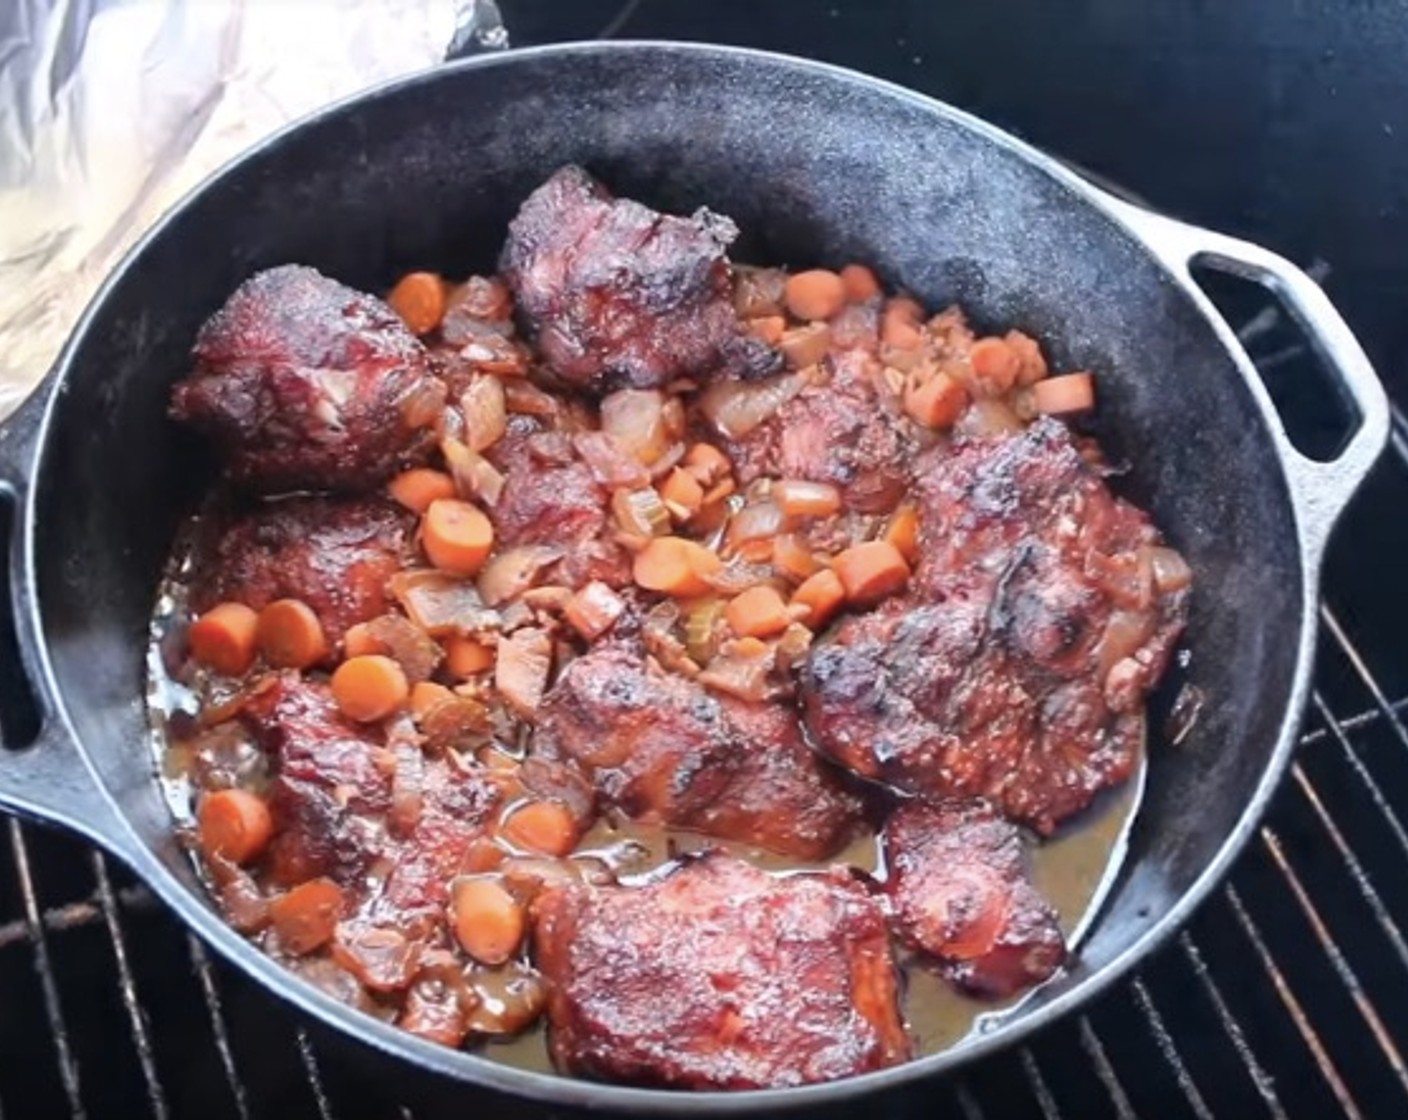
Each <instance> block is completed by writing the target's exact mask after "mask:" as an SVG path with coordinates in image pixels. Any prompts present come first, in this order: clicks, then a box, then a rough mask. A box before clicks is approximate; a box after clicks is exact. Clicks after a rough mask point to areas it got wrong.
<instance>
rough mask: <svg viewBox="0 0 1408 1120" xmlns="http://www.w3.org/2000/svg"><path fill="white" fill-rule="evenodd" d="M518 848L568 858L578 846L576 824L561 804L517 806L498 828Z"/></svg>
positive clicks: (535, 803)
mask: <svg viewBox="0 0 1408 1120" xmlns="http://www.w3.org/2000/svg"><path fill="white" fill-rule="evenodd" d="M499 833H500V835H502V836H503V838H504V839H505V840H507V841H508V842H509V843H510V844H512V845H513V846H514V847H515V848H521V849H523V850H524V851H527V852H542V853H543V854H544V855H549V856H565V855H567V853H568V852H570V851H571V850H572V849H573V848H574V847H576V844H577V820H576V818H575V817H574V816H573V815H572V811H571V810H570V809H568V808H567V806H566V805H564V804H562V802H560V801H529V802H527V803H525V804H523V805H520V806H518V808H516V809H514V810H513V812H511V813H510V814H509V815H508V819H507V820H505V821H504V823H503V824H502V825H501V826H500V827H499Z"/></svg>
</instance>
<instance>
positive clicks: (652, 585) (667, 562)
mask: <svg viewBox="0 0 1408 1120" xmlns="http://www.w3.org/2000/svg"><path fill="white" fill-rule="evenodd" d="M723 566H724V562H723V561H722V560H720V559H719V557H718V556H717V555H716V554H715V553H713V552H710V551H709V550H708V549H707V548H705V547H704V546H703V545H702V544H699V543H698V542H696V541H691V540H687V539H686V538H684V537H654V538H652V539H651V540H650V541H649V543H647V544H646V546H645V547H644V548H642V549H641V550H640V551H639V552H637V553H636V555H635V559H634V561H633V564H632V575H633V576H634V578H635V581H636V583H637V584H638V585H639V586H641V587H644V588H645V589H646V590H647V591H660V592H663V593H664V594H666V595H675V596H680V597H685V598H687V597H689V596H693V595H706V594H708V593H709V591H711V590H712V588H711V587H710V585H709V582H708V580H707V579H706V578H705V577H706V576H710V575H713V574H714V573H716V572H717V571H719V570H720V569H721V568H722V567H723Z"/></svg>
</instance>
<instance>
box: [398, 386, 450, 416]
mask: <svg viewBox="0 0 1408 1120" xmlns="http://www.w3.org/2000/svg"><path fill="white" fill-rule="evenodd" d="M444 408H445V385H444V383H443V382H441V381H440V380H438V379H437V378H433V377H427V378H425V379H424V380H422V381H421V382H420V384H419V385H418V386H417V387H416V388H415V389H413V390H412V391H411V392H410V394H408V395H407V397H406V398H405V399H404V400H403V401H402V402H401V423H402V424H404V425H405V426H406V427H407V428H428V427H430V426H431V425H432V424H434V423H435V421H436V420H437V419H438V418H439V416H440V413H441V412H442V411H443V410H444Z"/></svg>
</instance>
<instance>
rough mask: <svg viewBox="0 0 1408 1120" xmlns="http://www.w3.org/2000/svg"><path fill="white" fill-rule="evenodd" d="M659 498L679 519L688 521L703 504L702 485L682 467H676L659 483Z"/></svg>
mask: <svg viewBox="0 0 1408 1120" xmlns="http://www.w3.org/2000/svg"><path fill="white" fill-rule="evenodd" d="M660 500H661V501H662V502H664V503H665V507H666V508H667V509H669V510H670V512H671V513H675V514H676V515H677V516H679V519H680V520H681V521H688V520H689V519H690V518H691V517H693V516H694V515H695V514H696V513H698V512H699V509H700V507H701V506H703V505H704V487H702V486H701V485H699V480H698V479H697V478H695V477H694V475H692V474H690V473H689V472H688V471H687V470H685V469H684V468H683V467H676V468H675V469H674V470H672V471H671V472H670V473H669V474H668V475H666V476H665V481H664V482H662V483H660Z"/></svg>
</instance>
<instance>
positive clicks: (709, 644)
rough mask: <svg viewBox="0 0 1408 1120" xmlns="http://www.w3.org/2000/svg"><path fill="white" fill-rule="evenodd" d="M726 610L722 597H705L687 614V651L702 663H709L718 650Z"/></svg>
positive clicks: (685, 624) (685, 642) (685, 626)
mask: <svg viewBox="0 0 1408 1120" xmlns="http://www.w3.org/2000/svg"><path fill="white" fill-rule="evenodd" d="M724 610H725V606H724V601H723V600H722V599H705V600H703V601H702V602H699V603H696V604H695V605H694V606H693V607H692V608H691V609H690V611H689V614H688V615H686V616H685V620H684V644H685V652H687V653H688V654H689V656H690V657H691V658H692V659H693V660H694V661H697V662H698V663H699V664H700V665H707V664H708V663H709V661H710V660H712V658H713V656H714V654H715V653H717V652H718V648H719V635H720V632H721V630H722V628H723V621H724Z"/></svg>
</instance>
